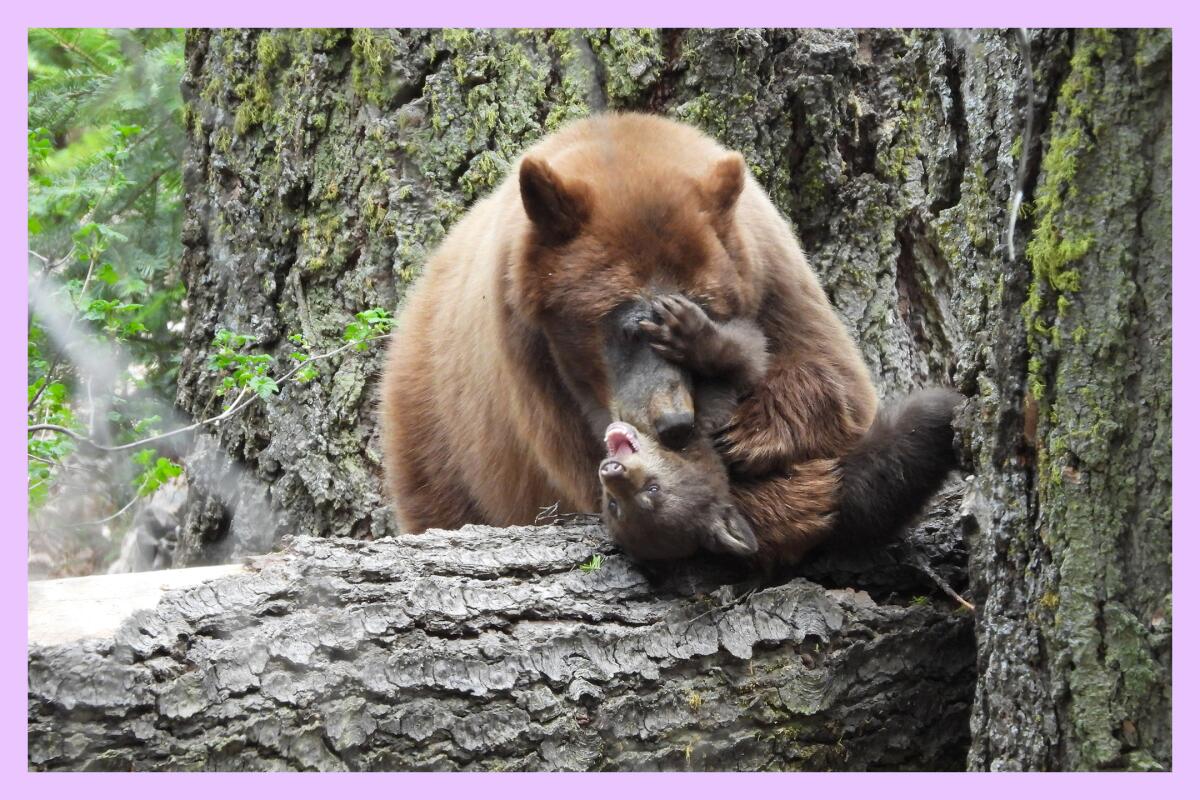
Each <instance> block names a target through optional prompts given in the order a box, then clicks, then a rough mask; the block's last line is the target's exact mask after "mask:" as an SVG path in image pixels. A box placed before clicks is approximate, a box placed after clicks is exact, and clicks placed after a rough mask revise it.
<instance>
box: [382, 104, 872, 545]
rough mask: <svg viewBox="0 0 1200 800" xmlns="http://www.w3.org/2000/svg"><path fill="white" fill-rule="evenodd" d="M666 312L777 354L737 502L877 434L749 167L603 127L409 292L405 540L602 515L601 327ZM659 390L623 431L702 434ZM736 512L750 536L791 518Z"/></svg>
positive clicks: (445, 249)
mask: <svg viewBox="0 0 1200 800" xmlns="http://www.w3.org/2000/svg"><path fill="white" fill-rule="evenodd" d="M672 293H679V294H683V295H685V296H687V297H689V298H691V299H692V300H694V301H696V302H698V303H700V304H701V305H702V306H703V307H704V308H705V310H706V311H707V312H708V313H709V314H711V315H712V316H713V318H715V319H718V320H729V319H734V318H739V319H745V320H748V321H751V322H752V323H753V324H754V325H756V326H757V327H758V328H759V330H761V331H762V333H763V334H764V335H765V336H766V338H767V341H768V343H769V347H770V351H771V356H772V358H771V365H770V368H769V369H768V371H767V374H766V376H765V377H764V379H763V380H762V381H761V382H760V383H759V384H758V386H757V387H756V388H755V389H754V390H753V391H751V392H750V394H749V395H748V396H747V397H745V398H744V399H743V400H742V402H741V403H740V404H739V405H738V406H737V408H736V410H735V411H734V413H733V415H732V418H731V421H730V425H729V427H728V429H727V430H726V431H725V432H724V433H723V435H722V446H723V447H724V448H725V452H726V453H727V457H728V459H729V463H730V466H731V469H732V470H733V471H734V474H736V475H737V476H738V481H751V480H753V479H769V478H772V477H773V476H778V475H780V474H783V472H784V471H787V470H796V469H799V468H798V467H796V466H795V465H796V464H803V463H804V462H806V461H810V460H814V459H817V460H819V459H834V458H837V457H839V456H841V455H844V454H845V453H846V452H848V451H849V450H850V449H851V448H852V447H853V446H854V443H855V442H856V441H858V439H859V438H860V437H861V435H862V434H863V432H864V431H865V430H866V429H867V427H868V426H869V424H870V422H871V420H872V419H873V417H874V415H875V406H876V399H875V392H874V389H873V387H872V386H871V383H870V380H869V378H868V375H867V371H866V368H865V366H864V365H863V362H862V358H861V356H860V354H859V353H858V351H857V349H856V348H855V347H854V344H853V342H852V341H851V340H850V337H849V335H848V334H847V332H846V330H845V328H844V327H843V325H842V324H841V323H840V321H839V320H838V319H837V317H836V316H835V315H834V313H833V310H832V309H831V308H830V306H829V303H828V300H827V299H826V297H825V294H824V292H823V291H822V290H821V287H820V286H819V285H818V283H817V281H816V279H815V277H814V276H813V274H812V272H811V270H810V269H809V268H808V266H807V264H806V262H805V260H804V256H803V254H802V253H801V251H800V248H799V246H798V244H797V243H796V240H795V238H794V237H793V235H792V233H791V230H790V228H789V226H788V223H787V222H786V221H785V220H784V219H783V218H782V217H780V215H779V214H778V212H777V211H776V210H775V209H774V208H773V207H772V205H771V203H770V201H769V200H768V198H767V196H766V194H765V193H764V192H763V191H762V189H761V187H759V186H758V185H757V184H756V183H755V182H754V181H753V179H752V178H750V177H749V175H748V174H747V173H746V170H745V165H744V164H743V162H742V159H741V157H740V156H738V155H737V154H735V153H730V152H728V151H725V150H723V149H722V148H721V147H720V146H719V145H717V144H716V143H715V142H714V141H713V140H711V139H709V138H708V137H706V136H704V135H703V134H701V133H699V132H698V131H696V130H695V129H693V128H690V127H688V126H685V125H681V124H679V123H675V122H671V121H668V120H665V119H662V118H659V117H652V116H646V115H638V114H627V115H606V116H600V117H596V118H592V119H589V120H584V121H581V122H579V123H575V124H573V125H571V126H568V127H567V128H564V129H563V130H561V131H560V132H558V133H556V134H554V135H553V136H550V137H548V138H547V139H545V140H544V141H542V142H541V143H539V144H538V145H536V146H535V147H533V148H531V150H530V151H529V152H528V153H527V154H526V155H525V156H524V158H523V159H522V160H521V163H520V166H519V168H518V169H516V170H514V171H513V173H512V174H511V175H510V176H509V178H508V179H507V180H506V181H505V182H504V183H503V184H502V185H501V186H499V187H498V188H497V190H496V191H495V192H494V193H493V194H492V195H491V196H489V197H487V198H485V199H484V200H482V201H480V202H478V203H477V204H476V205H475V206H474V207H473V208H472V209H471V210H470V211H469V213H467V214H466V215H465V216H464V217H463V219H462V220H460V221H459V223H458V224H456V225H455V227H454V228H453V229H452V230H451V231H450V233H449V234H448V235H447V237H446V240H445V241H444V242H443V244H442V245H441V247H439V248H438V250H437V251H436V252H435V253H434V255H433V256H432V257H431V259H430V260H429V263H428V264H427V265H426V267H425V271H424V273H423V275H422V277H421V279H420V280H419V282H418V283H417V284H416V285H414V286H413V287H412V288H411V289H410V290H409V293H408V296H407V298H406V304H405V306H404V308H403V309H402V311H401V314H400V323H399V326H398V330H397V331H396V333H395V335H394V336H393V343H392V346H391V349H390V352H389V355H388V362H387V366H386V368H385V372H384V376H383V384H382V395H381V417H382V425H383V431H382V433H383V451H384V467H385V471H386V476H387V482H388V488H389V492H390V494H391V496H392V498H393V501H394V502H395V504H396V508H397V512H398V515H399V518H400V521H401V525H402V527H403V528H405V529H406V530H410V531H420V530H424V529H425V528H428V527H456V526H460V525H462V524H464V523H468V522H482V523H490V524H497V525H505V524H516V523H527V522H530V521H531V520H532V519H533V518H534V517H535V516H536V515H537V513H538V511H539V509H540V508H542V507H544V506H548V505H551V504H553V503H556V502H557V503H559V508H560V509H562V510H580V511H583V510H594V509H596V508H597V506H598V501H599V492H598V490H597V486H596V479H595V465H596V464H597V463H598V461H599V460H600V458H601V456H602V455H603V448H602V447H601V445H600V433H601V432H602V431H603V429H604V426H605V425H607V423H608V422H609V421H611V416H612V415H611V411H610V409H611V407H612V404H613V402H614V401H615V400H617V399H619V397H620V396H621V395H622V392H623V391H624V389H625V388H626V386H625V384H622V383H619V382H618V383H614V379H613V375H614V373H615V365H614V364H612V363H610V361H609V358H608V356H607V355H606V344H607V340H606V333H605V331H606V325H607V321H608V320H610V319H611V317H612V315H613V314H614V313H616V311H617V309H619V308H621V307H622V306H623V305H625V304H628V303H631V302H635V301H637V300H639V299H642V300H644V299H646V298H649V297H655V296H659V295H664V294H672ZM654 374H655V375H661V376H663V378H664V380H666V381H667V382H668V383H670V382H672V381H674V382H675V383H677V384H678V387H677V390H674V391H668V392H660V393H659V395H658V396H659V397H660V398H665V399H662V400H661V402H658V403H657V405H655V406H654V408H650V407H649V406H646V407H642V408H630V409H629V411H628V413H629V415H630V416H631V418H632V419H631V420H630V421H632V422H634V424H636V425H638V427H639V428H641V429H643V430H656V429H658V428H660V427H662V428H664V430H666V429H668V428H670V429H673V430H676V431H680V432H681V434H680V435H683V434H686V426H685V425H682V424H680V425H676V424H668V423H669V422H671V420H684V421H685V422H686V419H687V417H688V415H689V414H690V413H692V412H691V409H690V408H689V407H688V406H689V405H690V404H691V398H690V396H689V395H688V392H687V391H685V390H686V388H687V387H686V383H687V380H686V376H683V377H680V375H679V374H678V373H675V374H674V375H673V376H672V373H671V371H670V370H660V369H657V368H655V371H654ZM746 485H747V486H749V485H751V484H750V483H747V484H746ZM738 491H742V490H738ZM746 491H748V492H749V491H750V490H746ZM760 494H761V497H762V498H763V502H764V503H767V504H774V503H775V502H776V501H777V499H778V497H777V493H774V492H772V491H771V490H768V489H763V490H761V493H760ZM754 496H758V495H754ZM742 506H743V508H744V509H746V516H747V517H749V518H750V519H751V522H752V523H754V520H755V518H756V517H767V516H769V515H772V514H777V513H784V511H783V510H781V509H777V508H767V507H764V508H756V507H754V501H753V500H752V499H748V500H747V501H745V502H743V503H742ZM831 507H832V506H826V508H831ZM754 524H757V523H754Z"/></svg>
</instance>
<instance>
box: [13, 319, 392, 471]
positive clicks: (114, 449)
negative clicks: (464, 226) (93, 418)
mask: <svg viewBox="0 0 1200 800" xmlns="http://www.w3.org/2000/svg"><path fill="white" fill-rule="evenodd" d="M389 337H391V334H390V333H385V334H381V335H379V336H371V337H369V338H366V339H361V340H359V341H354V342H347V343H346V344H344V345H342V346H341V347H338V348H336V349H334V350H330V351H329V352H328V353H321V354H319V355H315V356H313V357H312V358H309V359H306V360H305V361H303V362H301V363H300V364H297V365H296V366H295V367H293V368H292V369H291V370H290V371H289V372H288V373H287V374H286V375H284V376H283V377H282V378H280V379H279V381H278V385H280V386H282V385H283V384H285V383H287V382H288V381H289V380H291V379H292V378H293V377H294V376H295V374H296V373H297V372H299V371H300V370H301V369H303V368H304V367H305V366H306V365H308V364H311V363H313V362H314V361H320V360H321V359H323V358H330V357H331V356H335V355H338V354H339V353H344V352H345V351H346V350H349V349H350V348H352V347H356V346H357V345H359V344H363V343H366V342H377V341H379V340H380V339H387V338H389ZM248 391H249V390H248V389H246V388H243V389H242V390H241V391H240V392H238V395H237V397H235V398H234V399H233V403H232V404H231V405H230V406H229V407H228V408H227V409H225V410H224V411H223V412H221V413H220V414H218V415H217V416H215V417H210V418H209V419H205V420H201V421H199V422H193V423H192V424H191V425H185V426H184V427H182V428H176V429H175V430H173V431H167V432H166V433H159V434H155V435H154V436H147V437H146V438H144V439H138V440H137V441H136V442H128V443H127V444H121V445H103V444H99V443H97V442H95V441H93V440H91V439H89V438H88V437H87V436H84V435H83V434H81V433H76V432H75V431H73V430H71V429H70V428H64V427H63V426H61V425H51V424H38V425H30V426H29V427H28V429H27V430H28V432H29V433H37V432H38V431H52V432H54V433H62V434H66V435H67V436H70V437H71V438H73V439H74V440H75V441H77V442H80V443H82V444H86V445H88V446H89V447H91V448H93V449H95V450H100V451H103V452H105V453H118V452H121V451H123V450H131V449H133V448H135V447H142V446H144V445H147V444H150V443H151V442H157V441H160V440H162V439H167V438H170V437H172V436H178V435H179V434H181V433H189V432H190V431H194V430H196V429H197V428H201V427H203V426H205V425H215V424H217V423H220V422H223V421H225V420H226V419H229V418H230V417H232V416H233V415H234V414H236V413H238V412H239V411H241V410H242V409H243V408H245V407H246V406H248V405H250V404H251V403H253V402H254V401H255V400H258V399H260V395H258V394H256V393H251V394H250V396H249V397H245V395H246V393H247V392H248ZM243 397H245V399H243Z"/></svg>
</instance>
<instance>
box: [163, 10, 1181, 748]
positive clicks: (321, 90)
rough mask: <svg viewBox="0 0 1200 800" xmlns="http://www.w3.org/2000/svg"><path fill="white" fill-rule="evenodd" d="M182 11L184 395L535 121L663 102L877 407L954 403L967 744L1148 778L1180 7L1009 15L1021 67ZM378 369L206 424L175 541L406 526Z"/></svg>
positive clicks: (912, 48)
mask: <svg viewBox="0 0 1200 800" xmlns="http://www.w3.org/2000/svg"><path fill="white" fill-rule="evenodd" d="M188 36H189V38H188V72H187V77H186V79H185V84H184V90H185V95H186V99H187V100H188V108H189V111H188V115H189V127H190V130H191V138H190V143H189V152H188V155H187V162H186V169H185V184H186V186H185V189H186V193H187V200H186V205H187V220H186V223H185V232H184V236H185V245H186V252H185V263H184V271H185V281H186V283H187V289H188V301H189V320H188V329H187V334H186V338H187V350H186V351H185V353H184V356H183V359H182V362H181V365H180V389H179V395H178V402H179V404H180V406H181V407H182V408H183V409H184V410H185V411H187V412H188V413H190V414H192V415H193V416H196V417H198V418H199V417H202V416H209V415H211V414H212V413H214V412H215V411H217V410H219V407H220V404H221V402H222V400H221V399H220V398H217V397H216V396H215V394H214V390H215V388H216V385H217V381H218V379H217V377H216V376H215V375H214V374H213V373H211V372H210V371H209V370H208V369H207V368H206V366H205V364H206V362H207V359H208V355H209V353H210V352H211V341H212V338H213V336H214V335H215V333H216V332H217V330H219V329H221V328H230V329H234V330H237V331H238V332H242V333H251V334H254V335H256V336H257V337H258V338H259V346H260V348H261V349H262V350H263V351H264V352H269V353H272V354H274V355H276V356H277V358H279V359H281V360H282V359H285V358H286V356H287V353H288V352H289V351H290V347H288V346H287V342H286V339H287V336H288V335H290V334H292V333H302V334H303V335H304V336H305V337H306V339H308V340H309V342H310V343H312V344H313V346H314V347H315V348H317V349H331V348H332V347H334V346H336V345H337V344H339V343H340V333H341V330H342V328H343V327H344V325H345V324H346V323H347V322H348V321H350V320H351V319H352V315H353V314H354V312H356V311H360V310H363V309H365V308H368V307H371V306H383V307H387V308H392V307H395V306H396V304H397V303H398V302H401V301H402V298H403V293H404V289H405V287H406V286H407V285H408V283H409V282H410V281H411V280H412V279H413V277H415V275H416V274H418V272H419V270H420V267H421V264H422V263H423V260H424V258H425V256H426V254H427V253H428V252H429V250H430V249H431V248H433V247H435V246H436V245H437V243H438V242H439V241H440V239H441V237H442V235H443V234H444V232H445V230H446V229H447V228H448V227H449V226H450V225H452V224H453V222H454V221H455V220H456V219H457V218H458V216H459V215H460V214H461V213H462V212H463V210H464V209H465V208H466V207H467V206H468V205H469V204H470V203H471V202H472V201H473V200H475V199H476V198H478V197H479V196H480V195H482V194H485V193H486V192H487V191H488V190H489V189H490V188H491V186H493V185H495V183H497V182H498V180H499V179H500V177H501V176H502V175H503V174H504V173H505V171H506V170H507V169H508V168H509V166H510V165H511V162H512V160H513V159H514V158H515V156H516V155H517V154H518V153H519V152H520V151H521V150H522V149H523V148H524V147H525V146H527V145H528V144H530V143H531V142H533V141H534V140H536V139H537V138H539V137H540V136H542V135H544V134H545V133H546V132H548V131H549V130H552V129H554V128H555V127H557V126H558V125H561V124H562V123H563V122H565V121H567V120H569V119H572V118H574V117H577V116H580V115H583V114H587V113H590V112H593V111H596V110H601V109H606V108H617V109H620V108H629V109H643V110H651V111H656V112H660V113H664V114H668V115H671V116H674V117H676V118H679V119H683V120H686V121H688V122H691V123H693V124H696V125H698V126H700V127H701V128H703V129H704V130H706V131H708V132H709V133H710V134H712V135H713V136H715V137H716V138H718V139H719V140H720V141H722V142H723V143H724V144H726V145H728V146H729V147H731V148H735V149H737V150H739V151H741V152H743V153H744V154H745V155H746V158H747V162H748V163H749V165H750V167H751V169H752V170H753V171H754V173H755V175H756V176H757V177H758V179H759V180H760V181H761V182H762V183H763V184H764V186H766V187H767V189H768V191H769V192H770V193H771V196H772V197H773V198H774V200H775V201H776V203H777V204H778V205H779V207H780V208H781V209H782V210H783V212H784V213H785V214H786V215H788V216H789V217H790V219H791V220H792V222H793V224H794V225H795V227H796V230H797V232H798V234H799V235H800V237H801V240H802V242H803V244H804V246H805V249H806V251H807V252H808V253H809V257H810V261H811V262H812V264H813V267H814V269H815V270H816V271H817V273H818V274H819V275H820V277H821V278H822V281H823V282H824V284H825V286H826V288H827V290H828V292H829V294H830V297H831V299H832V301H833V303H834V305H835V307H836V308H837V309H839V311H840V313H842V314H843V316H844V317H845V319H846V320H847V322H848V324H849V325H850V328H851V330H852V331H853V332H854V333H855V334H856V336H857V338H858V341H859V343H860V345H861V346H862V349H863V351H864V354H865V356H866V358H867V361H868V364H869V365H870V367H871V369H872V372H873V375H874V377H875V379H876V381H877V383H878V385H879V386H880V389H881V392H882V394H883V395H884V398H885V401H886V400H888V399H894V398H896V397H898V396H900V395H903V394H904V393H906V392H907V391H909V390H910V389H912V388H914V387H917V386H923V385H937V384H953V385H955V386H957V387H958V388H959V389H961V390H962V391H964V393H966V394H967V395H968V397H969V398H970V400H971V403H970V404H969V407H968V408H967V409H966V410H965V411H964V412H963V414H962V415H961V418H960V420H959V428H960V434H961V435H960V443H961V453H962V455H963V457H964V460H965V461H966V462H967V465H968V466H969V468H970V471H971V472H973V473H974V476H973V479H972V480H971V483H970V490H969V491H968V498H967V502H966V504H965V505H966V511H967V521H968V530H969V533H970V536H969V541H970V550H971V592H970V596H971V599H972V600H973V601H974V602H975V604H976V606H977V609H978V619H977V628H976V629H977V635H978V671H979V683H978V686H977V690H976V694H975V703H974V706H973V710H972V715H971V725H970V732H971V736H972V744H971V750H970V758H969V762H968V765H969V767H970V768H973V769H1096V768H1127V769H1154V768H1159V767H1163V768H1170V766H1171V761H1170V748H1171V736H1170V730H1171V720H1170V682H1169V681H1170V635H1171V607H1170V591H1171V590H1170V522H1171V518H1170V490H1171V478H1170V415H1171V400H1170V347H1171V345H1170V311H1169V309H1170V294H1171V292H1170V277H1169V269H1170V267H1169V265H1170V218H1171V207H1170V146H1171V132H1170V119H1171V108H1170V97H1171V94H1170V87H1171V74H1170V64H1171V36H1170V32H1169V31H1136V30H1122V31H1115V32H1093V31H1032V32H1030V36H1029V42H1030V48H1029V53H1028V56H1029V60H1030V62H1031V67H1032V70H1031V71H1032V86H1031V85H1030V81H1029V80H1028V79H1027V78H1026V70H1025V54H1024V53H1023V51H1022V48H1021V47H1020V45H1019V40H1018V37H1017V34H1016V32H1014V31H982V32H944V31H910V32H897V31H877V30H873V31H863V32H852V31H811V30H767V31H764V30H738V31H702V30H689V31H630V30H612V31H603V30H602V31H553V32H551V31H521V32H516V31H513V32H509V31H499V32H488V31H446V32H440V31H394V30H387V31H353V32H350V31H303V32H299V31H269V32H258V31H193V32H190V33H189V34H188ZM1030 101H1032V102H1030ZM1027 125H1029V126H1030V130H1031V132H1032V135H1029V134H1027V133H1026V126H1027ZM1024 152H1027V153H1028V159H1027V160H1026V164H1027V165H1026V168H1025V169H1022V167H1021V164H1022V162H1023V159H1022V153H1024ZM1018 191H1020V192H1021V193H1022V197H1023V199H1024V202H1023V204H1022V206H1023V207H1022V213H1021V214H1020V215H1019V216H1018V218H1017V220H1016V223H1015V226H1014V227H1013V235H1012V239H1013V241H1012V243H1011V244H1012V252H1011V253H1010V251H1009V245H1010V242H1009V219H1010V208H1011V205H1012V203H1013V200H1014V195H1015V194H1016V193H1017V192H1018ZM378 359H379V352H378V351H369V352H367V353H365V354H353V355H348V356H346V357H343V358H340V359H331V360H330V361H328V362H323V363H322V365H321V377H320V379H319V380H317V381H315V382H313V383H311V384H306V385H304V386H289V387H287V388H285V389H284V391H283V393H282V395H281V396H280V397H278V398H275V399H273V400H272V401H270V402H267V403H263V404H259V405H257V406H255V407H253V408H252V409H250V410H249V411H248V412H246V413H244V414H243V415H241V416H239V417H238V418H236V419H234V420H231V421H230V422H229V423H227V424H225V425H223V426H222V427H221V428H220V429H219V430H217V431H215V432H214V433H212V434H210V435H206V436H203V437H200V438H199V439H198V440H197V441H196V443H195V445H194V447H193V449H192V453H191V456H190V457H189V458H188V460H187V466H188V477H189V482H190V487H191V497H190V500H189V503H188V507H187V512H186V520H185V524H184V525H183V529H182V531H181V533H180V542H179V547H178V549H177V550H176V552H175V563H176V565H192V564H204V563H220V562H225V561H229V560H231V559H233V558H236V557H238V556H241V555H245V554H249V553H259V552H265V551H268V550H270V549H271V548H272V547H275V546H277V544H278V541H279V538H280V537H281V536H282V535H283V534H284V533H285V532H296V533H303V534H313V535H320V536H352V537H356V538H360V539H365V538H372V537H379V536H382V535H386V534H388V533H392V532H394V524H393V522H392V520H391V516H390V514H389V512H388V510H387V508H386V503H385V501H384V498H383V496H382V493H381V489H380V481H379V455H378V448H377V445H376V442H375V436H376V425H375V423H374V420H373V418H372V404H371V398H372V395H373V392H374V385H375V376H376V372H377V368H378V365H379V360H378ZM845 577H846V579H847V581H850V580H854V579H861V578H862V575H861V574H859V575H858V576H857V577H856V576H852V575H847V576H845ZM830 585H833V584H832V583H831V584H830ZM842 585H855V584H853V583H845V584H842ZM955 586H956V588H961V587H960V585H958V584H955ZM872 591H873V592H876V594H877V595H878V596H879V597H881V598H882V597H884V596H885V595H886V591H887V590H886V589H883V590H882V591H883V594H880V593H879V592H880V591H881V590H877V589H872ZM897 591H898V594H902V593H903V592H902V590H897ZM910 596H911V595H910ZM527 713H528V712H527ZM963 735H965V731H964V732H963ZM693 752H694V751H693ZM296 763H297V764H298V763H299V762H296ZM343 763H345V762H343ZM446 763H450V762H446Z"/></svg>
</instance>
